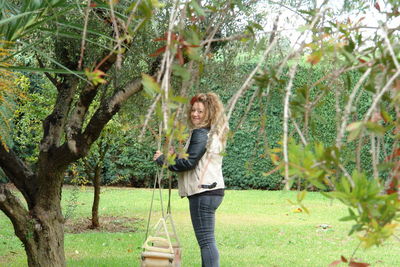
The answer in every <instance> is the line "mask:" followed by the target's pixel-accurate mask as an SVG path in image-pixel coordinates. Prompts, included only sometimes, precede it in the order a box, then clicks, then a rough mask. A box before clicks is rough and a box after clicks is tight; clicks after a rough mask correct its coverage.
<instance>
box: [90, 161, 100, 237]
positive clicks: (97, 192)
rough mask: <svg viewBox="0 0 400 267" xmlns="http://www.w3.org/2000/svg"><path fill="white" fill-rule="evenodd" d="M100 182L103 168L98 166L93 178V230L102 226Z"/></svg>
mask: <svg viewBox="0 0 400 267" xmlns="http://www.w3.org/2000/svg"><path fill="white" fill-rule="evenodd" d="M100 180H101V168H100V166H99V164H98V165H97V166H96V168H95V172H94V177H93V187H94V198H93V206H92V226H91V228H93V229H94V228H98V227H99V226H100V222H99V202H100Z"/></svg>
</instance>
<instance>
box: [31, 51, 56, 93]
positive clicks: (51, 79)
mask: <svg viewBox="0 0 400 267" xmlns="http://www.w3.org/2000/svg"><path fill="white" fill-rule="evenodd" d="M36 59H37V61H38V63H39V66H40V67H41V68H42V69H44V68H45V66H44V64H43V61H42V60H41V59H40V58H39V57H38V55H36ZM44 75H46V77H47V79H49V80H50V82H51V83H52V84H53V85H54V86H55V87H56V88H57V90H58V87H59V85H60V83H59V82H58V81H57V78H55V77H53V76H51V75H50V73H48V72H45V73H44Z"/></svg>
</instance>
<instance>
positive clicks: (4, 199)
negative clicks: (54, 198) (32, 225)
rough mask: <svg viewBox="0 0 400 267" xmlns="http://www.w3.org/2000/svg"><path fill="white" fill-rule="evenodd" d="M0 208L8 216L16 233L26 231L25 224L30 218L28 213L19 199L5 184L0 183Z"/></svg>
mask: <svg viewBox="0 0 400 267" xmlns="http://www.w3.org/2000/svg"><path fill="white" fill-rule="evenodd" d="M0 210H2V211H3V212H4V213H5V214H6V215H7V217H8V218H10V220H11V222H12V224H13V225H14V229H15V233H16V234H17V235H21V233H26V232H27V230H28V229H26V225H27V222H28V221H29V219H30V218H29V213H28V211H27V210H26V208H25V207H24V205H23V204H22V203H21V201H20V200H19V199H18V198H17V197H16V196H14V195H13V194H12V193H11V191H10V190H9V189H7V187H6V185H5V184H0ZM22 235H23V234H22Z"/></svg>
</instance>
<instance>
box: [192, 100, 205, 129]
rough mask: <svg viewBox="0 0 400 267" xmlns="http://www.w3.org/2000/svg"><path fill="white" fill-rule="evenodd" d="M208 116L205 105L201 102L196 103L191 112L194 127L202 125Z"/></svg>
mask: <svg viewBox="0 0 400 267" xmlns="http://www.w3.org/2000/svg"><path fill="white" fill-rule="evenodd" d="M205 115H206V111H205V107H204V104H203V103H201V102H195V103H194V104H193V106H192V109H191V112H190V120H191V122H192V124H193V126H195V127H197V126H199V125H201V123H202V122H203V120H204V117H205Z"/></svg>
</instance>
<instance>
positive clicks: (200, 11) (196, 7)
mask: <svg viewBox="0 0 400 267" xmlns="http://www.w3.org/2000/svg"><path fill="white" fill-rule="evenodd" d="M190 5H191V6H192V7H193V9H194V11H195V12H196V13H197V15H199V16H203V17H205V16H206V13H205V12H204V10H203V9H202V8H201V6H200V5H199V4H198V3H197V1H196V0H192V1H191V2H190Z"/></svg>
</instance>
